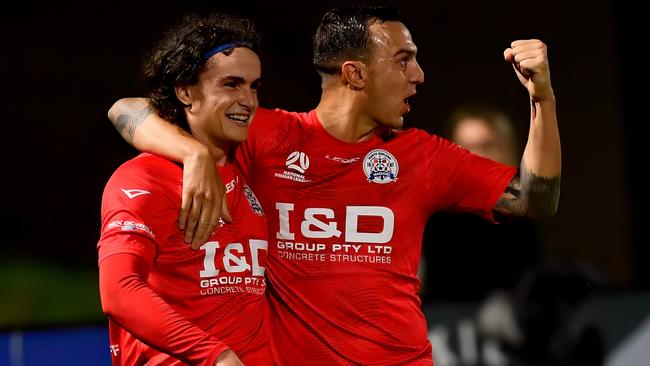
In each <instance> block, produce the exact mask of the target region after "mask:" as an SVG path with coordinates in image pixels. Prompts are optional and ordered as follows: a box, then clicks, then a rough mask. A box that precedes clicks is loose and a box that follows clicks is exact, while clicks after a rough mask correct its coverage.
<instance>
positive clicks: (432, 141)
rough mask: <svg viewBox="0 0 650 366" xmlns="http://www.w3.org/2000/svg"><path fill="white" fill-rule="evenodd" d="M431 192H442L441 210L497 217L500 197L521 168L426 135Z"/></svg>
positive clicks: (425, 150) (425, 148) (426, 156)
mask: <svg viewBox="0 0 650 366" xmlns="http://www.w3.org/2000/svg"><path fill="white" fill-rule="evenodd" d="M422 138H423V140H424V141H423V143H422V145H423V147H424V148H423V152H424V154H425V156H424V157H423V159H424V160H425V161H426V164H425V166H426V167H427V168H426V169H427V176H426V184H425V186H426V187H427V191H428V193H433V192H438V193H439V194H437V195H435V196H436V197H439V199H438V201H436V202H435V208H436V209H438V210H448V211H454V212H471V213H475V214H478V215H480V216H482V217H485V218H487V219H490V220H493V219H494V217H493V212H492V209H493V208H494V206H495V204H496V202H497V200H498V199H499V197H500V196H501V194H502V193H503V192H504V191H505V189H506V187H507V185H508V183H509V182H510V180H511V179H512V178H513V176H514V175H515V173H516V172H517V169H516V168H514V167H511V166H507V165H503V164H500V163H497V162H495V161H492V160H490V159H486V158H483V157H481V156H478V155H476V154H472V153H471V152H469V151H468V150H466V149H463V148H461V147H460V146H458V145H457V144H455V143H453V142H451V141H449V140H446V139H444V138H441V137H439V136H435V135H428V134H426V136H423V137H422Z"/></svg>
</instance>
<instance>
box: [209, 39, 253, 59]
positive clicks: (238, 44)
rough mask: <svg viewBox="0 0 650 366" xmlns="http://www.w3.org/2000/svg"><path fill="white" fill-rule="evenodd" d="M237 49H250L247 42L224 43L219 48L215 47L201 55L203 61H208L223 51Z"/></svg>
mask: <svg viewBox="0 0 650 366" xmlns="http://www.w3.org/2000/svg"><path fill="white" fill-rule="evenodd" d="M237 47H248V48H251V44H250V43H248V42H243V41H235V42H231V43H226V44H222V45H220V46H217V47H215V48H213V49H211V50H209V51H207V52H206V53H204V54H203V61H205V60H207V59H209V58H210V57H212V56H214V55H216V54H217V53H219V52H223V51H225V50H229V49H231V48H237Z"/></svg>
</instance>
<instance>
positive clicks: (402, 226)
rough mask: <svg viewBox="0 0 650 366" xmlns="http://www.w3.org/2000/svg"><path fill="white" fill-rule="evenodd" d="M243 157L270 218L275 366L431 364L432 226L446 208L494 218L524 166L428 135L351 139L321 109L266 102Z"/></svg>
mask: <svg viewBox="0 0 650 366" xmlns="http://www.w3.org/2000/svg"><path fill="white" fill-rule="evenodd" d="M237 162H238V164H239V166H240V167H241V168H242V169H243V171H244V174H245V176H246V177H247V181H248V182H249V183H250V184H251V186H252V187H253V189H254V190H255V192H256V193H257V195H258V197H259V198H260V200H261V202H262V207H264V209H265V210H266V213H267V217H268V218H269V220H268V225H269V226H268V228H269V237H270V245H269V259H268V271H267V278H268V280H269V282H270V286H269V291H268V298H269V306H270V316H269V324H270V331H271V334H272V336H271V341H272V348H273V353H274V357H275V359H276V362H277V363H278V365H350V364H357V365H432V364H433V360H432V355H431V344H430V343H429V341H428V339H427V327H426V321H425V318H424V316H423V314H422V312H421V310H420V305H421V304H420V299H419V297H418V290H419V286H420V283H419V281H418V279H417V277H416V272H417V268H418V262H419V258H420V252H421V251H420V249H421V242H422V233H423V230H424V226H425V223H426V221H427V219H428V217H429V216H430V215H431V213H432V212H434V211H438V210H455V211H468V212H474V213H477V214H479V215H482V216H484V217H487V218H491V215H492V208H493V207H494V205H495V203H496V201H497V199H498V198H499V196H500V195H501V194H502V192H503V191H504V190H505V188H506V186H507V184H508V182H509V181H510V179H511V178H512V177H513V175H514V174H515V172H516V170H515V169H514V168H512V167H507V166H504V165H501V164H498V163H495V162H493V161H490V160H487V159H484V158H481V157H479V156H476V155H473V154H471V153H469V152H468V151H467V150H464V149H462V148H460V147H459V146H458V145H456V144H453V143H451V142H449V141H447V140H445V139H442V138H439V137H437V136H434V135H430V134H428V133H426V132H424V131H421V130H416V129H409V130H406V131H401V132H393V131H390V132H388V131H386V133H380V132H379V131H378V132H377V133H376V134H375V135H373V136H372V137H371V138H369V139H367V140H365V141H363V142H358V143H346V142H342V141H340V140H337V139H336V138H334V137H333V136H331V135H330V134H329V133H328V132H327V131H326V130H325V129H324V128H323V126H322V124H321V123H320V121H318V119H317V117H316V113H315V111H312V112H309V113H290V112H286V111H282V110H265V109H259V110H258V112H257V114H256V116H255V120H254V122H253V124H252V126H251V128H250V130H249V136H248V139H247V141H246V142H245V143H244V144H242V145H241V146H240V148H239V149H238V152H237ZM444 245H451V243H444Z"/></svg>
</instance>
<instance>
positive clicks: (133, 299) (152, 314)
mask: <svg viewBox="0 0 650 366" xmlns="http://www.w3.org/2000/svg"><path fill="white" fill-rule="evenodd" d="M149 268H150V265H149V264H148V263H147V261H146V260H145V259H144V258H141V257H139V256H136V255H132V254H116V255H113V256H110V257H108V258H106V259H105V260H104V261H102V262H101V263H100V265H99V288H100V295H101V298H102V307H103V308H104V311H105V312H106V313H107V315H109V316H110V317H111V319H113V320H114V321H115V322H117V323H118V324H120V325H121V326H122V327H123V328H124V329H126V330H128V331H129V332H130V333H131V334H133V335H134V336H136V337H137V338H138V339H140V340H142V341H143V342H144V343H146V344H147V345H149V346H151V347H154V348H155V349H158V350H160V351H162V352H164V353H167V354H169V355H171V356H173V357H174V358H177V359H179V360H182V361H183V362H185V363H187V364H189V365H205V366H211V365H214V363H215V361H216V359H217V357H219V354H221V352H223V351H225V350H227V349H228V347H227V346H226V345H224V344H223V343H221V342H219V341H218V340H217V339H215V338H213V337H212V336H211V335H210V334H208V333H207V332H205V331H203V330H202V329H200V328H198V327H197V326H195V325H194V324H192V323H191V322H189V321H188V320H186V319H185V318H184V317H183V316H181V315H180V314H178V313H177V312H176V311H175V310H174V309H173V308H172V307H171V306H170V305H169V304H167V303H166V302H165V301H164V300H163V299H162V298H161V297H160V296H158V294H157V293H156V292H155V291H153V290H152V289H151V288H150V287H149V286H148V285H147V282H146V278H147V276H148V273H149Z"/></svg>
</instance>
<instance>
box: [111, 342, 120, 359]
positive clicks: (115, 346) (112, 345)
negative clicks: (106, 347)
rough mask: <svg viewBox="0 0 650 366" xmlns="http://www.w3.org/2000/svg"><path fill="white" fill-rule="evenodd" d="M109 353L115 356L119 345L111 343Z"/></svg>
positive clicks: (118, 350) (118, 351)
mask: <svg viewBox="0 0 650 366" xmlns="http://www.w3.org/2000/svg"><path fill="white" fill-rule="evenodd" d="M110 348H111V354H112V355H113V356H115V357H117V354H118V353H120V346H119V345H117V344H111V347H110Z"/></svg>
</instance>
